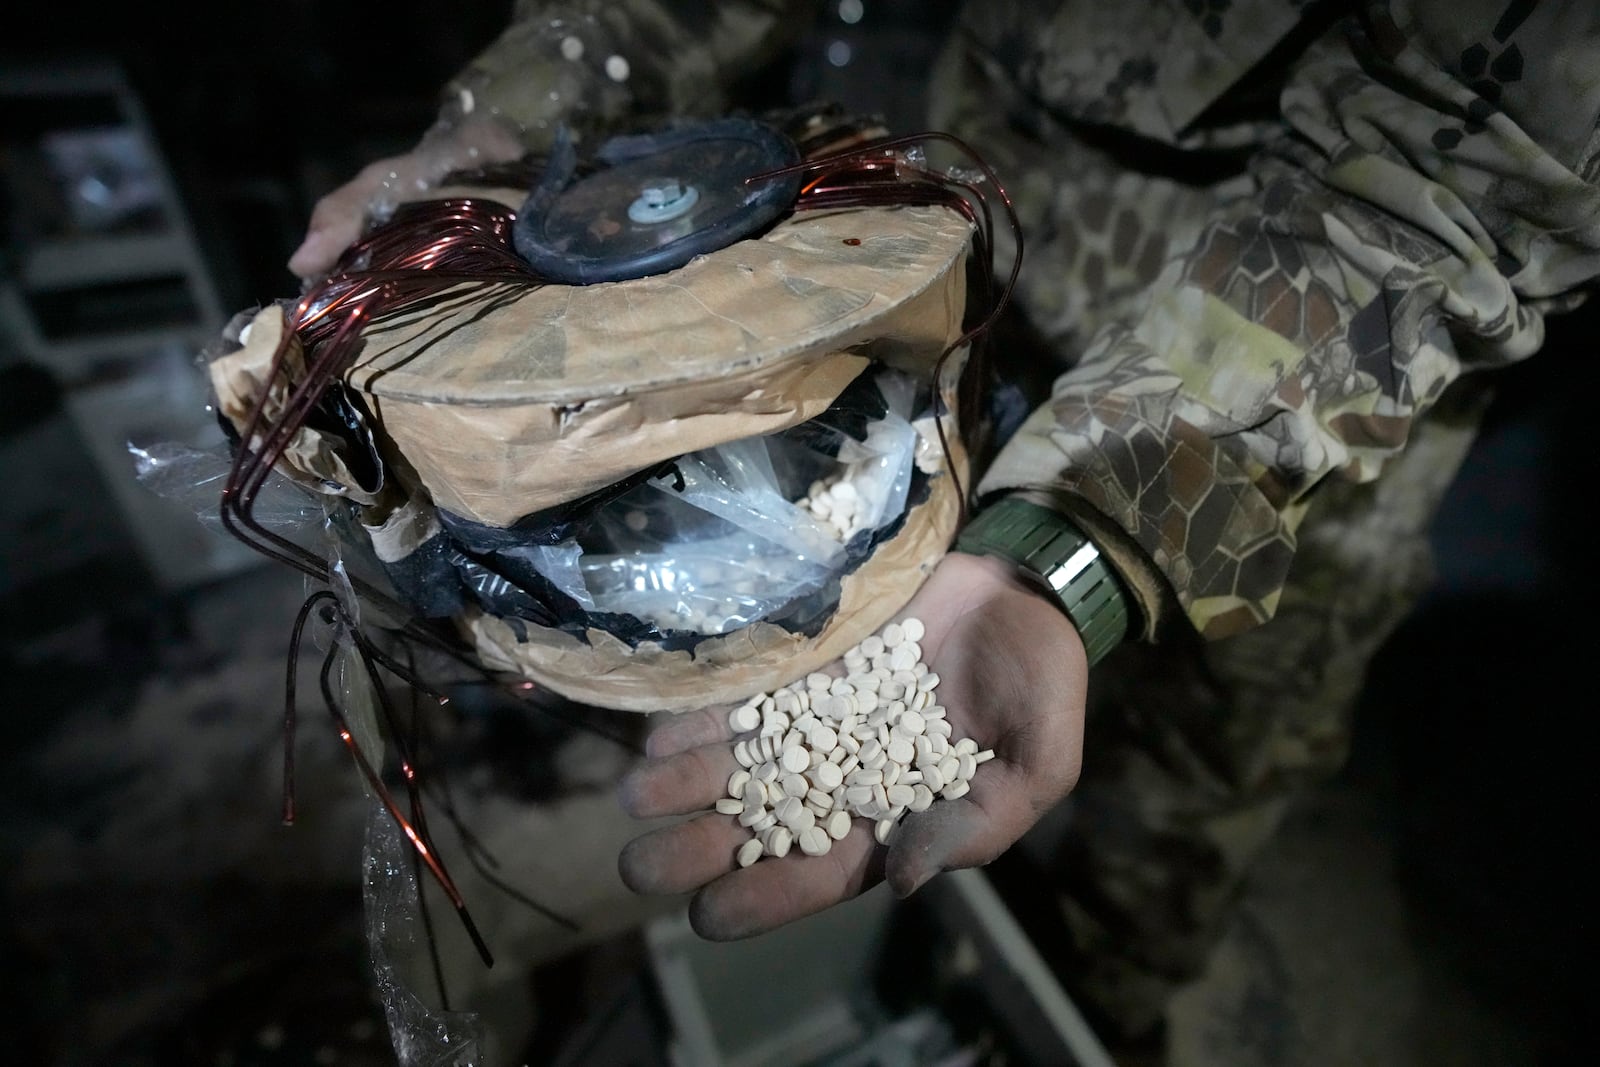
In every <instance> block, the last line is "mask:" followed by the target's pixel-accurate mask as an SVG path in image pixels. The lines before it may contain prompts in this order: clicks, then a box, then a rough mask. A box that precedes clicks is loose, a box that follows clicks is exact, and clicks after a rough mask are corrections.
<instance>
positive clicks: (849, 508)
mask: <svg viewBox="0 0 1600 1067" xmlns="http://www.w3.org/2000/svg"><path fill="white" fill-rule="evenodd" d="M795 505H796V506H797V507H802V508H805V509H806V510H807V511H809V512H810V513H811V517H812V518H814V519H816V520H817V521H818V522H819V523H821V524H822V525H823V527H824V528H825V529H827V531H828V532H829V533H831V534H833V536H834V537H835V538H836V539H837V540H839V541H840V542H841V543H843V542H845V541H848V540H850V538H851V537H853V536H855V534H856V533H857V532H858V531H859V530H861V529H863V528H864V527H865V526H866V523H865V522H864V521H863V520H864V519H865V513H864V509H862V508H861V494H860V492H859V491H858V490H857V489H856V486H855V483H854V482H853V481H851V480H850V478H849V477H848V475H847V474H846V473H844V472H841V473H839V474H835V475H832V476H830V477H828V478H823V479H820V480H818V481H815V482H812V483H811V487H810V488H809V489H807V490H806V495H805V496H803V497H801V498H800V499H799V500H796V501H795Z"/></svg>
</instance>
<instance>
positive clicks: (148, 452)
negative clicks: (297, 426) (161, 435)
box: [128, 442, 323, 532]
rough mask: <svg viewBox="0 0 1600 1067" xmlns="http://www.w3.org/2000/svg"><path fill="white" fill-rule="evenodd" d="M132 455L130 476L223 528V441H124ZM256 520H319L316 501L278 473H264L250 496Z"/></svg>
mask: <svg viewBox="0 0 1600 1067" xmlns="http://www.w3.org/2000/svg"><path fill="white" fill-rule="evenodd" d="M128 452H129V454H130V455H132V456H133V465H134V476H135V477H136V478H137V479H138V480H139V483H140V484H141V485H143V486H144V487H145V488H146V489H149V490H150V491H151V492H153V493H155V494H156V495H157V496H159V497H161V498H162V499H163V500H170V501H172V502H173V503H174V504H179V505H182V506H183V507H185V508H187V509H188V510H190V511H192V512H194V513H195V515H196V517H198V518H199V519H200V522H201V523H202V524H203V525H205V526H206V527H208V528H209V529H212V530H216V531H218V532H223V526H222V517H221V514H220V512H219V511H218V508H217V501H218V500H220V499H221V498H222V487H223V486H224V485H225V484H227V481H228V470H229V468H230V467H231V465H232V463H233V457H232V455H231V454H230V453H229V451H228V447H227V446H226V445H218V446H216V447H215V448H209V449H202V448H190V447H189V446H187V445H180V444H175V443H172V442H160V443H157V444H153V445H150V446H149V447H148V448H140V447H138V446H137V445H132V444H130V445H128ZM253 514H254V516H255V519H256V521H257V522H259V523H260V524H261V525H263V526H265V527H267V528H268V529H273V530H298V529H303V528H304V527H306V526H307V525H308V524H312V523H320V522H321V521H322V517H323V513H322V507H321V505H320V504H319V503H318V502H317V501H316V500H315V499H313V498H312V497H311V496H309V495H308V494H307V493H305V492H304V491H302V490H300V489H298V488H296V487H295V485H294V483H292V482H290V481H289V479H287V478H285V477H283V476H282V475H280V474H277V473H274V474H272V475H271V476H270V477H268V479H267V482H266V484H265V485H264V486H263V487H262V490H261V495H260V496H259V497H257V498H256V504H255V509H254V512H253Z"/></svg>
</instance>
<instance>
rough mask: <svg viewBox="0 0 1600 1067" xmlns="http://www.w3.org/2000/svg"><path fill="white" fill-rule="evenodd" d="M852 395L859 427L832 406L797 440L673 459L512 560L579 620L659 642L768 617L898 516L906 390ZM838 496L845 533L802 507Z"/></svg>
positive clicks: (890, 379) (911, 440)
mask: <svg viewBox="0 0 1600 1067" xmlns="http://www.w3.org/2000/svg"><path fill="white" fill-rule="evenodd" d="M865 388H866V389H871V390H873V391H872V392H871V393H870V395H869V396H867V408H866V410H867V414H866V415H865V416H863V415H862V413H861V412H860V411H854V412H852V411H849V410H846V409H840V417H839V418H837V419H836V420H834V421H832V422H830V420H829V418H828V416H826V415H824V416H823V417H821V418H820V419H818V420H813V422H812V423H810V424H807V426H806V429H805V432H804V433H798V434H793V435H786V434H776V435H772V436H768V437H757V438H749V439H746V440H742V441H735V442H731V443H729V444H724V445H719V446H717V447H715V448H711V449H707V450H705V451H702V452H697V453H694V454H692V455H688V456H684V457H681V458H680V459H679V460H678V461H677V462H676V464H675V469H674V470H673V471H671V472H669V473H667V474H664V475H660V476H658V477H656V478H653V479H651V480H650V481H648V482H646V483H645V484H643V485H640V486H638V487H636V488H634V489H633V490H631V491H629V492H628V493H627V494H625V495H623V496H622V497H620V498H618V499H616V500H614V501H612V502H611V503H609V504H606V505H604V506H603V507H601V508H599V509H598V510H597V511H596V512H595V513H594V515H593V519H592V522H591V523H590V524H589V525H588V528H587V530H586V531H585V533H584V534H583V535H582V536H581V537H580V538H578V539H576V540H573V541H567V542H563V543H562V544H561V545H558V546H556V548H557V549H559V550H560V552H559V553H557V552H555V551H554V550H546V552H547V553H548V555H547V556H546V557H545V558H544V559H543V560H541V559H539V558H538V557H535V556H531V555H529V556H525V558H526V559H527V560H528V562H531V563H533V565H534V566H535V567H536V568H537V569H538V570H539V572H540V574H542V575H543V576H544V577H545V578H547V579H549V580H550V581H551V582H552V583H553V584H554V585H555V586H556V587H557V588H558V589H560V590H561V591H562V592H564V593H566V594H567V595H568V596H571V597H572V598H573V599H574V600H575V601H577V602H578V603H580V604H583V605H584V606H585V608H586V609H588V610H594V611H598V612H601V613H605V614H610V615H629V616H633V617H635V618H637V619H639V620H640V621H642V622H645V623H648V624H652V625H654V626H655V627H657V628H658V629H660V630H662V631H687V632H691V633H700V634H722V633H728V632H731V631H733V630H736V629H738V628H740V627H741V626H746V625H748V624H750V623H752V622H755V621H757V620H760V619H764V618H769V617H771V616H773V615H774V614H776V613H779V612H781V611H782V609H783V608H784V607H785V606H787V605H789V604H792V603H794V602H796V601H798V600H800V599H802V598H804V597H807V596H809V595H810V594H812V593H815V592H816V591H818V590H819V589H821V588H822V587H823V586H824V585H825V584H827V583H828V582H829V581H831V580H832V579H834V578H836V577H838V576H839V574H840V573H841V572H842V570H843V569H844V568H845V566H846V563H847V560H848V558H849V553H848V548H849V545H850V544H851V542H852V541H854V540H855V539H857V538H866V537H870V536H871V533H872V531H875V530H877V529H878V528H879V527H881V526H883V525H884V524H886V523H889V522H892V521H894V520H896V519H897V518H898V517H899V516H900V514H901V513H902V512H903V511H904V510H905V507H906V502H907V496H908V493H909V490H910V485H911V477H912V468H913V462H912V461H913V458H914V455H915V452H916V449H917V444H918V441H919V440H920V439H919V436H918V434H917V432H916V430H915V429H914V428H913V427H912V425H911V423H910V422H909V421H908V416H909V415H910V414H911V413H912V408H913V405H914V403H915V401H916V389H915V386H914V384H913V383H911V382H910V381H909V380H906V379H902V378H900V377H899V376H897V375H894V374H892V373H881V374H878V375H875V376H874V377H873V380H871V381H869V382H867V383H865ZM864 395H866V394H865V392H864ZM856 434H860V436H859V437H857V436H856ZM841 485H845V486H848V487H849V489H848V496H849V498H850V500H851V506H850V514H849V521H848V522H847V523H841V522H839V521H837V519H838V516H839V515H840V514H843V506H842V505H838V504H837V503H835V504H833V505H829V504H827V503H824V504H822V505H819V504H817V503H816V498H817V497H818V496H821V495H824V494H827V493H838V492H841V491H840V490H839V489H838V488H837V487H838V486H841ZM829 499H834V498H832V497H830V498H829ZM836 509H837V510H836ZM574 548H578V549H579V552H578V554H577V555H573V554H572V550H573V549H574ZM518 551H519V552H524V553H529V552H533V551H535V550H534V549H531V548H530V549H521V550H518ZM574 563H575V564H576V567H574Z"/></svg>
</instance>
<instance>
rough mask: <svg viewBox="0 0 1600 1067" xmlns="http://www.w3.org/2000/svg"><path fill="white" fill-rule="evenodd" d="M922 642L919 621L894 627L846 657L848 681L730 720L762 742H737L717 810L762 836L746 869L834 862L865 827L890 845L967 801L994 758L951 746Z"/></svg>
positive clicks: (821, 683)
mask: <svg viewBox="0 0 1600 1067" xmlns="http://www.w3.org/2000/svg"><path fill="white" fill-rule="evenodd" d="M923 633H924V628H923V624H922V622H921V621H920V620H918V619H905V620H903V621H901V622H898V623H890V624H889V625H888V626H886V627H884V630H883V633H882V634H879V635H876V636H873V637H869V638H867V639H866V640H865V641H863V642H861V644H859V645H857V646H856V647H855V648H853V649H851V650H850V651H849V652H848V653H846V654H845V657H844V665H845V669H846V671H847V672H848V673H847V674H846V675H845V676H844V677H839V678H835V677H833V676H831V675H828V674H823V673H820V672H819V673H815V674H811V675H808V676H807V677H806V678H804V679H803V680H801V681H798V682H795V683H793V684H791V685H788V686H785V687H784V688H782V689H779V690H777V691H775V692H772V693H766V694H762V695H759V696H755V697H751V698H750V700H749V701H748V702H746V703H745V704H743V705H742V706H740V707H738V708H735V709H734V710H733V711H732V712H730V713H729V715H728V724H729V725H730V726H731V727H732V728H733V730H734V732H735V733H738V734H753V735H754V736H751V737H748V738H742V739H740V740H738V741H736V742H734V745H733V755H734V758H735V759H736V760H738V762H739V769H738V770H737V771H735V772H733V776H732V777H731V778H729V779H728V796H727V797H726V798H724V799H722V800H719V801H717V805H716V808H717V811H719V812H721V813H722V814H724V815H736V816H738V819H739V825H740V826H743V827H746V828H748V829H749V830H750V832H751V834H752V835H753V836H752V837H751V839H750V840H749V841H746V842H745V843H744V844H743V845H742V846H740V848H739V851H738V855H737V859H738V862H739V866H741V867H748V866H750V865H751V864H752V863H754V862H756V861H757V860H758V859H760V858H761V857H762V856H774V857H781V856H785V855H787V854H788V853H789V850H790V849H792V848H798V849H799V850H800V851H801V852H803V853H805V854H806V855H808V856H821V855H825V854H826V853H827V852H828V850H829V849H831V848H832V847H833V842H835V841H838V840H841V839H843V838H844V836H845V835H846V834H848V833H849V832H850V826H851V822H852V819H856V818H860V819H870V820H872V822H873V824H874V825H873V833H874V835H875V836H876V838H877V840H878V843H879V844H887V843H888V841H889V837H890V835H891V834H892V833H893V832H894V828H895V825H896V823H898V822H899V820H900V819H901V817H902V816H904V815H905V814H906V812H908V811H926V810H927V808H928V807H929V805H931V804H932V803H933V802H934V801H935V800H937V799H939V798H941V797H943V798H944V799H946V800H955V799H958V798H960V797H963V796H965V795H966V794H967V791H968V790H969V789H970V788H971V787H970V785H969V784H968V783H970V782H971V780H972V776H973V775H974V774H975V773H976V772H977V769H978V765H979V764H980V763H985V762H987V761H988V760H990V759H992V758H994V753H993V752H992V751H989V750H988V749H979V748H978V744H977V742H976V741H974V740H972V739H971V738H969V737H964V738H961V739H960V740H955V741H953V740H952V739H951V734H952V733H953V730H952V728H951V726H950V722H949V720H948V719H946V718H945V709H944V708H943V707H942V706H941V705H939V704H938V703H936V702H935V696H934V693H935V691H936V690H937V689H938V687H939V676H938V675H937V674H934V673H933V672H932V671H930V670H929V669H928V665H927V664H926V663H923V662H922V646H921V645H920V644H919V643H918V642H920V641H921V640H922V636H923Z"/></svg>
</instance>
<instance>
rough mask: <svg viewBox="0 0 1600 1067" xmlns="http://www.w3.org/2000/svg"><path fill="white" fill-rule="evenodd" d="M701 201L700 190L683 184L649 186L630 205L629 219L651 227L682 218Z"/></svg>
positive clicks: (665, 183)
mask: <svg viewBox="0 0 1600 1067" xmlns="http://www.w3.org/2000/svg"><path fill="white" fill-rule="evenodd" d="M699 201H700V190H698V189H696V188H695V187H694V186H692V185H684V184H683V183H682V182H676V181H669V182H663V183H662V184H660V185H649V186H646V187H645V188H643V189H641V190H639V196H638V197H637V198H636V199H635V200H634V202H633V203H631V204H629V205H628V218H630V219H632V220H633V221H634V222H637V223H640V224H641V225H645V226H649V225H653V224H655V223H660V222H671V221H672V220H673V219H676V218H682V217H683V216H684V215H685V214H687V213H688V211H689V209H690V208H692V207H694V206H695V204H697V203H699Z"/></svg>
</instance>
